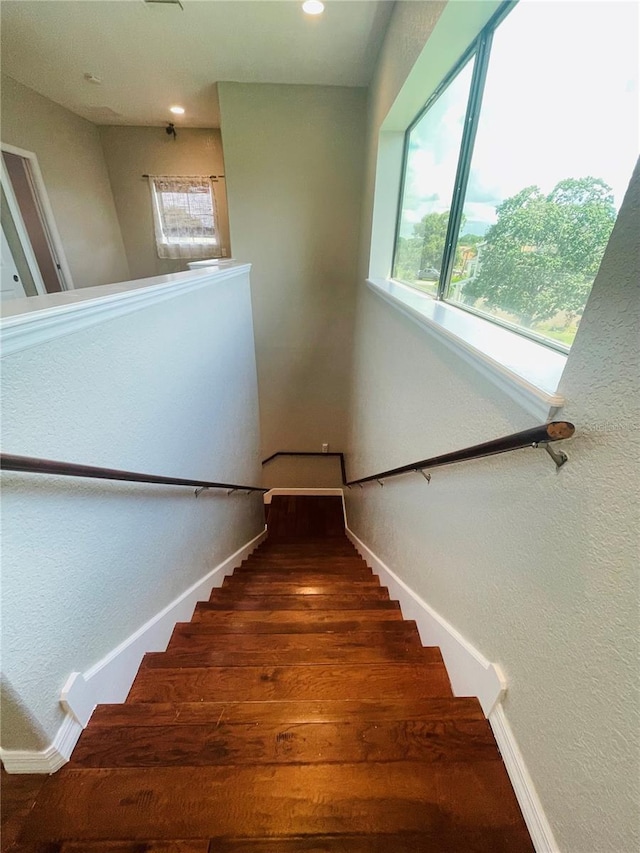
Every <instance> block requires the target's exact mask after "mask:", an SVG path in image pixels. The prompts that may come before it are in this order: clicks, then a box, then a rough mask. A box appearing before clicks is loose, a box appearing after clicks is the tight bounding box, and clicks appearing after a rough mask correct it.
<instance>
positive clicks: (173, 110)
mask: <svg viewBox="0 0 640 853" xmlns="http://www.w3.org/2000/svg"><path fill="white" fill-rule="evenodd" d="M169 112H170V113H173V114H174V115H176V116H181V115H184V107H169Z"/></svg>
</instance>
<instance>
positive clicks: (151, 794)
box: [3, 497, 533, 853]
mask: <svg viewBox="0 0 640 853" xmlns="http://www.w3.org/2000/svg"><path fill="white" fill-rule="evenodd" d="M3 778H4V779H7V777H6V775H5V776H4V777H3ZM10 784H11V783H9V785H10ZM30 803H31V801H30ZM30 803H29V804H30ZM11 849H12V850H13V851H14V853H143V851H145V852H146V853H409V851H410V852H411V853H420V851H432V853H525V851H526V853H531V851H532V850H533V848H532V845H531V842H530V839H529V837H528V834H527V831H526V828H525V826H524V823H523V820H522V816H521V814H520V811H519V808H518V805H517V802H516V800H515V797H514V794H513V791H512V788H511V785H510V783H509V779H508V777H507V774H506V771H505V768H504V765H503V763H502V760H501V758H500V754H499V752H498V750H497V748H496V745H495V741H494V739H493V735H492V732H491V729H490V727H489V725H488V723H487V721H486V720H485V719H484V717H483V715H482V712H481V709H480V706H479V704H478V702H477V700H476V699H469V698H454V697H453V695H452V692H451V687H450V684H449V680H448V676H447V673H446V670H445V667H444V664H443V662H442V658H441V655H440V651H439V649H433V648H431V649H425V648H423V647H422V645H421V643H420V639H419V636H418V632H417V629H416V626H415V624H414V623H411V622H405V621H403V619H402V614H401V612H400V610H399V607H398V605H397V604H396V603H395V602H391V601H389V596H388V593H387V591H386V590H385V589H384V588H382V587H380V584H379V581H378V579H377V578H375V577H374V576H373V575H372V574H371V572H370V570H369V569H368V568H367V566H366V565H365V563H364V562H363V561H362V560H361V559H360V558H359V556H358V555H357V553H356V552H355V550H354V549H353V547H352V546H351V544H350V543H349V541H348V540H347V538H346V537H345V535H344V527H343V523H342V514H341V503H340V499H339V498H335V499H334V498H313V497H304V498H290V497H283V498H274V499H273V503H272V504H271V507H270V511H269V538H268V540H267V541H266V542H265V543H264V544H263V545H262V546H261V547H260V548H259V549H258V550H257V551H255V552H254V553H253V554H252V556H251V557H250V558H249V559H248V560H247V561H245V563H244V564H243V565H242V566H241V567H240V568H239V569H237V570H236V571H235V572H234V574H233V576H232V577H230V578H227V579H226V580H225V583H224V584H223V586H222V587H221V588H220V589H216V590H214V591H213V592H212V594H211V598H210V601H209V602H201V603H200V604H199V605H198V606H197V608H196V611H195V613H194V616H193V619H192V621H191V622H190V623H188V624H179V625H177V626H176V628H175V631H174V633H173V636H172V638H171V641H170V643H169V646H168V648H167V650H166V652H163V653H153V654H148V655H146V656H145V659H144V661H143V663H142V665H141V667H140V670H139V672H138V675H137V677H136V679H135V682H134V684H133V686H132V688H131V691H130V693H129V696H128V697H127V700H126V702H125V703H124V704H122V705H106V706H101V707H99V708H97V709H96V711H95V712H94V714H93V716H92V718H91V721H90V723H89V726H88V728H87V729H86V730H85V731H84V733H83V734H82V736H81V738H80V741H79V743H78V746H77V747H76V749H75V751H74V754H73V758H72V760H71V762H70V763H69V764H68V765H66V766H65V767H64V768H63V769H62V770H60V771H59V772H58V773H57V774H55V775H54V776H52V777H49V778H47V779H46V781H44V783H43V784H42V787H41V789H40V790H39V792H37V797H36V800H35V805H34V806H33V808H31V810H30V812H29V814H28V817H27V819H26V821H25V823H24V826H23V828H22V831H21V833H20V836H19V840H18V842H17V843H16V844H15V846H14V847H12V848H11Z"/></svg>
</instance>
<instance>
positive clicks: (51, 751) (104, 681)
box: [0, 527, 267, 773]
mask: <svg viewBox="0 0 640 853" xmlns="http://www.w3.org/2000/svg"><path fill="white" fill-rule="evenodd" d="M266 535H267V531H266V527H265V529H264V530H263V531H261V532H260V533H259V534H258V535H257V536H255V537H254V538H253V539H252V540H251V541H250V542H247V543H246V545H243V546H242V547H241V548H239V549H238V550H237V551H236V552H235V553H234V554H232V555H231V556H230V557H227V559H226V560H224V561H223V562H222V563H220V564H219V565H218V566H216V568H215V569H212V570H211V571H210V572H208V573H207V574H206V575H205V576H204V577H203V578H201V579H200V580H199V581H196V583H194V584H193V585H192V586H190V587H189V589H187V590H186V591H185V592H183V593H182V594H181V595H179V596H178V598H176V599H175V600H174V601H172V602H171V604H168V605H167V606H166V607H165V608H164V609H163V610H161V611H160V612H159V613H157V614H156V615H155V616H154V617H153V618H151V619H149V621H148V622H145V624H144V625H142V627H140V628H139V629H138V630H137V631H135V632H134V633H133V634H132V635H131V636H130V637H128V638H127V639H126V640H125V641H124V642H122V643H120V645H119V646H117V647H116V648H115V649H113V650H112V651H110V652H109V653H108V654H107V655H105V657H103V658H102V660H100V661H98V663H96V664H94V666H92V667H90V668H89V669H88V670H87V671H86V672H84V673H80V672H73V673H71V675H70V676H69V678H68V679H67V682H66V684H65V685H64V687H63V688H62V693H61V697H60V704H61V705H62V707H63V708H64V710H65V711H66V712H67V715H66V717H65V719H64V722H63V723H62V725H61V726H60V728H59V729H58V733H57V734H56V736H55V738H54V741H53V743H52V744H51V746H49V747H47V748H46V749H44V750H41V751H39V752H38V751H29V750H6V749H3V750H0V758H1V759H2V763H3V764H4V766H5V769H6V770H7V772H8V773H54V772H55V771H56V770H58V769H59V768H60V767H62V765H63V764H65V763H66V762H67V761H68V760H69V758H70V757H71V753H72V751H73V748H74V747H75V745H76V743H77V741H78V738H79V737H80V734H81V733H82V729H83V728H84V727H85V726H86V725H87V723H88V722H89V718H90V717H91V714H92V713H93V710H94V708H95V706H96V705H98V704H109V703H118V702H124V700H125V699H126V697H127V694H128V692H129V690H130V689H131V685H132V684H133V680H134V678H135V677H136V673H137V672H138V669H139V667H140V662H141V661H142V658H143V656H144V655H145V654H146V653H147V652H156V651H164V649H166V647H167V643H168V642H169V638H170V637H171V634H172V632H173V629H174V627H175V625H176V623H177V622H188V621H189V620H190V619H191V616H192V615H193V611H194V608H195V606H196V604H197V602H198V601H202V600H206V599H208V598H209V596H210V594H211V590H212V589H213V588H214V587H219V586H221V585H222V581H223V579H224V578H225V577H226V575H229V574H231V573H232V572H233V570H234V568H236V567H237V566H239V565H240V563H241V562H242V561H243V560H244V559H246V558H247V557H248V556H249V554H250V553H251V552H252V551H253V550H254V549H255V548H257V546H258V545H259V544H260V543H261V542H262V541H263V540H264V538H265V536H266Z"/></svg>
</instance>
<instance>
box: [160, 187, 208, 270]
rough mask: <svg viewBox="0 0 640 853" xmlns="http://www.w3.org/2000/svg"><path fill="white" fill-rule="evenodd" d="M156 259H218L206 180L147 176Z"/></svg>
mask: <svg viewBox="0 0 640 853" xmlns="http://www.w3.org/2000/svg"><path fill="white" fill-rule="evenodd" d="M149 187H150V189H151V204H152V208H153V224H154V229H155V237H156V248H157V251H158V257H159V258H186V259H195V258H219V257H221V255H222V247H221V245H220V232H219V229H218V210H217V207H216V197H215V192H214V185H213V182H212V180H211V178H210V177H208V176H202V175H195V176H191V175H190V176H178V175H150V176H149Z"/></svg>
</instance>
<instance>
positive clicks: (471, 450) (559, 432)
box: [345, 421, 575, 486]
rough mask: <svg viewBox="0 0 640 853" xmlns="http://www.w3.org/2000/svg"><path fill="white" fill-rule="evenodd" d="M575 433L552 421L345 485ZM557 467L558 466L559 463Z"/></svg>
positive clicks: (564, 423)
mask: <svg viewBox="0 0 640 853" xmlns="http://www.w3.org/2000/svg"><path fill="white" fill-rule="evenodd" d="M574 432H575V427H574V425H573V424H570V423H568V422H567V421H552V422H551V423H548V424H543V425H542V426H538V427H533V428H532V429H525V430H523V431H522V432H514V433H513V434H512V435H506V436H504V438H495V439H494V440H493V441H485V442H484V444H474V445H473V447H465V448H464V450H454V451H453V453H443V454H442V455H441V456H433V457H432V458H431V459H420V460H419V461H418V462H412V463H411V464H410V465H401V466H400V467H399V468H390V469H389V470H388V471H381V472H380V473H379V474H371V475H370V476H369V477H360V479H358V480H350V481H349V482H347V483H345V486H359V485H360V484H362V483H371V482H372V481H374V480H386V479H388V478H389V477H398V476H399V475H400V474H409V473H411V472H416V471H426V470H428V469H430V468H439V467H440V466H441V465H451V464H453V463H454V462H466V461H468V460H470V459H482V458H483V457H485V456H494V455H496V454H497V453H508V452H509V451H510V450H520V449H521V448H523V447H538V445H540V444H543V445H546V444H548V443H549V442H552V441H563V440H564V439H565V438H571V436H572V435H573V433H574ZM556 464H558V463H557V462H556Z"/></svg>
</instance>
